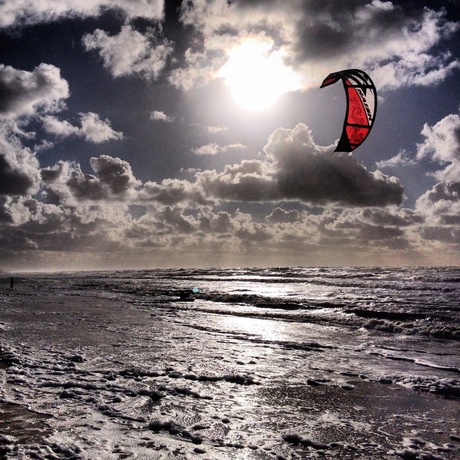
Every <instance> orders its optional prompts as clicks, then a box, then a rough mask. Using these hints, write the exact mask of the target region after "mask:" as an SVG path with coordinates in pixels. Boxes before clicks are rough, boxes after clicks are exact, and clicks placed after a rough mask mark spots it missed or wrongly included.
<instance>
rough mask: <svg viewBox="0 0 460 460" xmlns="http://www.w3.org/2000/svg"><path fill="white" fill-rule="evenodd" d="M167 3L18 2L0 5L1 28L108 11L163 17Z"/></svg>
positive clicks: (134, 0) (98, 0)
mask: <svg viewBox="0 0 460 460" xmlns="http://www.w3.org/2000/svg"><path fill="white" fill-rule="evenodd" d="M163 6H164V0H129V1H126V0H84V1H74V0H48V1H46V2H42V1H30V0H15V1H14V2H2V3H0V27H2V28H6V27H15V26H21V25H24V24H26V25H30V24H38V23H42V22H53V21H58V20H60V19H65V18H75V17H81V18H85V17H94V16H99V15H101V14H102V13H103V12H104V11H106V10H107V9H114V10H119V11H121V12H123V14H124V15H125V16H126V18H127V19H132V18H136V17H142V18H146V19H160V18H162V17H163Z"/></svg>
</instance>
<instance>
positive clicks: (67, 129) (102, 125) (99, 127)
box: [42, 112, 123, 144]
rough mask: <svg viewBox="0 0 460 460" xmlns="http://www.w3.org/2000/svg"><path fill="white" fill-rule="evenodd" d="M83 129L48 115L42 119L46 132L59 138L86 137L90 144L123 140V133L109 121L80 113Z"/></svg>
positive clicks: (97, 116) (93, 114) (92, 114)
mask: <svg viewBox="0 0 460 460" xmlns="http://www.w3.org/2000/svg"><path fill="white" fill-rule="evenodd" d="M79 115H80V122H81V127H78V126H74V125H72V124H70V123H69V122H68V121H66V120H60V119H59V118H57V117H56V116H53V115H46V116H44V117H43V118H42V121H43V126H44V128H45V130H46V131H47V132H48V133H50V134H54V135H56V136H58V137H63V138H64V137H68V136H78V137H84V138H85V139H86V140H87V141H88V142H93V143H95V144H100V143H102V142H106V141H109V140H114V139H123V133H121V132H117V131H114V130H113V129H112V128H111V127H110V121H109V120H101V119H100V117H99V115H97V114H95V113H92V112H88V113H80V114H79Z"/></svg>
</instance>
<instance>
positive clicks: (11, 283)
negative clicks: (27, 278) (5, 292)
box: [10, 277, 14, 289]
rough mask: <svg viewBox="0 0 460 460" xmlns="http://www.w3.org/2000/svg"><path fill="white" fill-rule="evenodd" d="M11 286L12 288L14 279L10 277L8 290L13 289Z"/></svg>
mask: <svg viewBox="0 0 460 460" xmlns="http://www.w3.org/2000/svg"><path fill="white" fill-rule="evenodd" d="M13 286H14V278H13V277H11V278H10V288H11V289H13Z"/></svg>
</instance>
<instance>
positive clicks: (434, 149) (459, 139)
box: [417, 114, 460, 181]
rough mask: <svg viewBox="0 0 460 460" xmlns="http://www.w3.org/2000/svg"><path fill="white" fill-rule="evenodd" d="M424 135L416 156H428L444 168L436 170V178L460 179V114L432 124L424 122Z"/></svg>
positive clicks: (420, 157)
mask: <svg viewBox="0 0 460 460" xmlns="http://www.w3.org/2000/svg"><path fill="white" fill-rule="evenodd" d="M422 135H423V136H424V137H425V140H424V142H423V143H421V144H419V145H418V150H417V158H418V159H422V158H430V159H432V160H434V161H436V162H438V163H439V164H441V165H442V166H444V169H442V170H439V171H437V172H436V174H435V176H436V178H438V179H440V180H445V181H455V180H459V179H460V116H459V115H458V114H451V115H448V116H446V117H444V118H443V119H442V120H440V121H439V122H438V123H436V124H435V125H434V126H429V125H428V124H425V126H424V127H423V130H422Z"/></svg>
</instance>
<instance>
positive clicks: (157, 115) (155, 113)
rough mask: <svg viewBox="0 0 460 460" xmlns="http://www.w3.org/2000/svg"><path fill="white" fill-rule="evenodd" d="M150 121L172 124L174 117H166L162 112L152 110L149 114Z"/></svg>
mask: <svg viewBox="0 0 460 460" xmlns="http://www.w3.org/2000/svg"><path fill="white" fill-rule="evenodd" d="M150 119H151V120H155V121H164V122H166V123H172V122H173V121H175V118H174V117H172V116H170V115H166V114H165V113H164V112H161V111H159V110H154V111H153V112H152V113H151V114H150Z"/></svg>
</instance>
